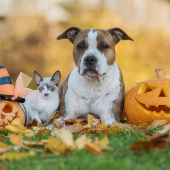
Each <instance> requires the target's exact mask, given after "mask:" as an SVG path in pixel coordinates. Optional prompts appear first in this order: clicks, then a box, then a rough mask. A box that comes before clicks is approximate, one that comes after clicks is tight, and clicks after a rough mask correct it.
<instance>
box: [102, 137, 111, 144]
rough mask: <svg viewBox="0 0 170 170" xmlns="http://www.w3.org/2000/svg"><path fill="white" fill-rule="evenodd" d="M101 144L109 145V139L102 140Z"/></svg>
mask: <svg viewBox="0 0 170 170" xmlns="http://www.w3.org/2000/svg"><path fill="white" fill-rule="evenodd" d="M100 142H102V143H105V144H109V139H108V138H107V136H105V137H104V138H103V139H101V140H100Z"/></svg>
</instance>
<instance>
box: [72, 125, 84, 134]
mask: <svg viewBox="0 0 170 170" xmlns="http://www.w3.org/2000/svg"><path fill="white" fill-rule="evenodd" d="M74 127H75V131H74V133H79V132H81V131H83V130H84V127H83V126H82V125H81V124H80V123H76V124H74Z"/></svg>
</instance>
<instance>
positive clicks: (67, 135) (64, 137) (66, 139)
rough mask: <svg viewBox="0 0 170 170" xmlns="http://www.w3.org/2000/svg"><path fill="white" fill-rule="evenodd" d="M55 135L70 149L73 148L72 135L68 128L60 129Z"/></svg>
mask: <svg viewBox="0 0 170 170" xmlns="http://www.w3.org/2000/svg"><path fill="white" fill-rule="evenodd" d="M57 137H59V138H60V139H61V141H62V142H63V143H65V144H66V145H67V146H68V147H70V149H73V148H74V146H75V145H74V141H73V135H72V133H71V132H70V131H69V130H66V129H61V131H60V132H59V133H58V134H57Z"/></svg>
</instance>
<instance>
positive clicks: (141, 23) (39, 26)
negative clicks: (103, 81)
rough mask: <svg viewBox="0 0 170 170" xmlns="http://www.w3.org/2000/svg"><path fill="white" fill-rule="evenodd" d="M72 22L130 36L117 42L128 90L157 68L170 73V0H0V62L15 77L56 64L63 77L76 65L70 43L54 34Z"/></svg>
mask: <svg viewBox="0 0 170 170" xmlns="http://www.w3.org/2000/svg"><path fill="white" fill-rule="evenodd" d="M71 26H78V27H81V28H83V29H86V28H101V29H108V28H111V27H120V28H122V29H123V30H124V31H125V32H126V33H127V34H128V35H129V36H130V37H132V38H133V39H134V42H131V41H121V42H120V43H119V44H118V45H116V58H117V64H118V66H119V67H120V69H121V70H122V72H123V76H124V81H125V85H126V92H127V91H128V90H129V89H130V88H131V87H132V86H133V85H135V84H136V83H137V82H140V81H143V80H146V79H153V78H156V74H155V69H157V68H160V69H162V70H163V71H164V73H165V75H166V77H170V69H169V66H170V63H169V57H170V49H169V48H170V1H169V0H143V1H141V0H93V1H90V0H86V1H82V0H48V1H47V0H29V1H26V0H8V1H6V0H0V65H3V66H4V67H6V68H7V69H8V71H9V74H10V76H11V78H12V80H13V82H15V80H16V78H17V76H18V75H19V72H20V71H22V72H24V73H26V74H27V75H29V76H31V77H33V71H34V70H36V71H38V72H39V73H40V74H41V75H42V77H49V76H52V75H53V73H54V72H55V71H56V70H60V71H61V74H62V80H64V79H65V78H66V77H67V75H68V74H69V72H70V71H71V70H72V69H73V67H74V62H73V59H72V44H71V43H70V42H69V41H67V40H63V41H57V40H56V37H57V36H58V35H59V34H61V33H62V32H63V31H64V30H65V29H67V28H68V27H71ZM62 80H61V81H62ZM30 87H32V88H36V86H35V83H34V80H33V81H32V83H31V85H30Z"/></svg>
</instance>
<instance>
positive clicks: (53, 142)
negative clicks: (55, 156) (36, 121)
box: [44, 137, 67, 153]
mask: <svg viewBox="0 0 170 170" xmlns="http://www.w3.org/2000/svg"><path fill="white" fill-rule="evenodd" d="M44 147H45V148H47V149H48V150H49V151H51V152H58V153H66V151H67V146H66V144H65V143H63V142H62V141H61V140H60V139H59V138H58V137H55V138H50V139H49V140H48V141H47V143H46V144H45V145H44Z"/></svg>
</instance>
